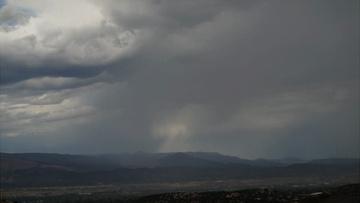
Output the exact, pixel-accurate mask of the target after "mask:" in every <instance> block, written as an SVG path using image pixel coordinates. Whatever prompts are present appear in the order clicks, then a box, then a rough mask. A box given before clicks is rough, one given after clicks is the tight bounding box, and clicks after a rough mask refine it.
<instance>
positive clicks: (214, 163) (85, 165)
mask: <svg viewBox="0 0 360 203" xmlns="http://www.w3.org/2000/svg"><path fill="white" fill-rule="evenodd" d="M0 156H1V185H2V187H33V186H68V185H91V184H99V183H102V184H117V183H145V182H147V183H149V182H179V181H180V182H181V181H205V180H206V181H208V180H222V179H246V178H269V177H302V176H311V175H313V176H325V175H326V176H330V175H339V174H346V173H359V159H346V158H330V159H318V160H311V161H304V160H301V159H295V158H291V159H284V160H266V159H257V160H247V159H240V158H238V157H234V156H226V155H222V154H219V153H209V152H184V153H182V152H179V153H145V152H138V153H133V154H127V153H122V154H100V155H66V154H49V153H1V154H0Z"/></svg>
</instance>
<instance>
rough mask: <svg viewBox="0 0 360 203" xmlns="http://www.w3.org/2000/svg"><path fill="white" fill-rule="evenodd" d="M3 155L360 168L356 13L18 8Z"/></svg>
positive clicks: (196, 7) (220, 5)
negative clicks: (315, 161)
mask: <svg viewBox="0 0 360 203" xmlns="http://www.w3.org/2000/svg"><path fill="white" fill-rule="evenodd" d="M0 16H1V18H0V19H1V27H0V38H1V44H2V47H5V48H2V49H1V50H0V57H1V96H0V97H1V150H2V151H42V152H61V153H103V152H134V151H139V150H143V151H218V152H221V153H225V154H232V155H237V156H240V157H244V158H258V157H265V158H278V157H286V156H298V157H302V158H317V157H329V156H349V157H357V156H358V151H359V146H358V145H357V144H354V143H359V105H358V103H359V94H358V92H359V77H358V76H359V69H358V67H359V30H358V29H356V28H357V27H358V24H359V3H358V1H346V2H342V1H311V2H309V1H307V2H302V1H291V2H268V1H236V2H233V1H230V2H223V1H200V0H199V1H155V0H154V1H125V0H124V1H112V0H106V1H91V0H82V1H76V2H73V1H59V2H48V1H41V0H32V1H26V3H24V2H23V1H16V0H10V1H6V2H5V5H4V6H3V7H1V10H0Z"/></svg>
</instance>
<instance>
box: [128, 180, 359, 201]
mask: <svg viewBox="0 0 360 203" xmlns="http://www.w3.org/2000/svg"><path fill="white" fill-rule="evenodd" d="M359 196H360V184H352V185H344V186H341V187H337V188H331V189H326V190H322V191H317V192H312V193H306V192H299V191H279V190H274V189H246V190H239V191H231V192H229V191H214V192H201V193H189V192H175V193H164V194H157V195H150V196H144V197H141V198H138V199H135V200H133V202H148V203H155V202H193V203H197V202H207V203H212V202H214V203H215V202H300V203H318V202H327V203H339V202H346V203H358V202H359V200H360V198H359Z"/></svg>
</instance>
